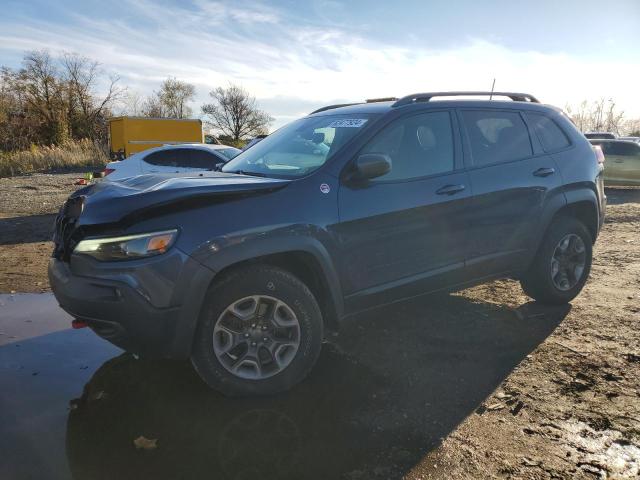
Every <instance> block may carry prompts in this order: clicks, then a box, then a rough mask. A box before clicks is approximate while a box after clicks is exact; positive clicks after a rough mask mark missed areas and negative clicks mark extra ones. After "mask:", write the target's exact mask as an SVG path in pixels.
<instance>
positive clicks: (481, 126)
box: [458, 109, 561, 278]
mask: <svg viewBox="0 0 640 480" xmlns="http://www.w3.org/2000/svg"><path fill="white" fill-rule="evenodd" d="M458 115H459V119H460V121H461V124H462V126H463V130H464V140H465V141H464V146H465V160H466V162H467V165H468V168H469V176H470V180H471V187H472V189H473V200H472V220H471V229H470V230H471V232H470V238H471V240H470V241H471V245H470V252H469V256H468V257H467V270H468V272H469V275H470V276H472V277H474V278H482V277H488V276H491V275H496V274H501V273H508V272H510V271H513V270H517V269H519V268H520V267H522V266H523V265H524V264H525V262H526V261H527V256H528V254H529V252H530V251H531V250H532V249H534V248H535V247H536V245H535V244H536V241H537V240H536V239H537V235H536V232H537V230H538V229H539V228H541V222H540V219H541V215H542V212H543V209H544V206H545V202H546V201H547V199H548V196H549V193H550V192H551V191H552V190H554V189H557V188H558V187H559V186H560V185H561V179H560V175H559V173H558V171H557V167H556V165H555V161H554V159H553V158H552V157H551V156H550V155H548V154H547V153H545V152H544V151H542V148H541V147H540V145H539V142H538V141H537V139H536V141H535V142H532V138H531V136H530V134H529V129H528V128H527V125H526V123H525V121H524V118H523V116H522V114H521V113H520V112H519V111H517V110H512V109H480V110H479V109H460V110H459V111H458Z"/></svg>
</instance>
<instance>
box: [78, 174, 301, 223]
mask: <svg viewBox="0 0 640 480" xmlns="http://www.w3.org/2000/svg"><path fill="white" fill-rule="evenodd" d="M289 183H290V180H282V179H275V178H262V177H252V176H247V175H238V174H231V173H221V172H202V173H196V174H194V173H188V174H176V173H172V174H152V175H139V176H136V177H129V178H124V179H122V180H119V181H113V182H100V183H97V184H94V185H90V186H88V187H86V188H83V189H81V190H78V191H77V192H75V193H74V194H73V195H71V198H77V197H82V199H83V201H82V203H83V205H82V214H81V215H80V220H79V225H95V224H105V223H118V222H123V221H126V220H127V219H128V218H132V217H136V216H139V215H142V214H149V213H151V212H153V211H154V210H155V209H158V210H160V209H159V207H166V206H167V205H172V204H176V205H177V204H184V203H186V202H189V201H201V202H207V201H212V202H213V201H221V200H228V199H231V198H233V197H237V196H240V195H242V196H245V195H248V194H259V193H267V192H269V191H273V190H276V189H280V188H282V187H284V186H285V185H287V184H289ZM162 211H163V212H166V209H164V208H163V209H162Z"/></svg>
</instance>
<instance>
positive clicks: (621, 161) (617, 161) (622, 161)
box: [613, 160, 624, 163]
mask: <svg viewBox="0 0 640 480" xmlns="http://www.w3.org/2000/svg"><path fill="white" fill-rule="evenodd" d="M613 163H624V160H614V161H613Z"/></svg>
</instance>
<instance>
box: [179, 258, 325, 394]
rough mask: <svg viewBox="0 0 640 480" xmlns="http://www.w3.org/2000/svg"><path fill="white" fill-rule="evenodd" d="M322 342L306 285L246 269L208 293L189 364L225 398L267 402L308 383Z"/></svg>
mask: <svg viewBox="0 0 640 480" xmlns="http://www.w3.org/2000/svg"><path fill="white" fill-rule="evenodd" d="M322 338H323V321H322V314H321V312H320V308H319V306H318V303H317V301H316V299H315V297H314V296H313V294H312V293H311V291H310V290H309V289H308V288H307V286H306V285H305V284H304V283H302V282H301V281H300V280H299V279H298V278H296V277H295V276H294V275H292V274H291V273H289V272H287V271H285V270H282V269H280V268H277V267H272V266H269V265H252V266H248V267H243V268H239V269H237V270H234V271H232V272H230V273H229V274H227V275H225V276H224V277H223V278H221V279H220V280H219V281H217V282H215V283H214V284H213V285H212V286H211V288H210V289H209V292H208V294H207V297H206V299H205V302H204V305H203V307H202V310H201V313H200V318H199V321H198V328H197V330H196V334H195V338H194V345H193V349H192V354H191V362H192V364H193V366H194V367H195V369H196V371H197V372H198V374H199V375H200V377H201V378H202V379H203V380H204V381H205V382H206V383H207V384H208V385H209V386H210V387H211V388H213V389H214V390H217V391H219V392H221V393H223V394H224V395H228V396H245V395H270V394H274V393H277V392H281V391H284V390H288V389H290V388H291V387H292V386H293V385H295V384H297V383H298V382H300V381H301V380H302V379H304V378H305V377H306V376H307V374H308V373H309V371H310V370H311V368H312V367H313V365H314V364H315V363H316V361H317V359H318V355H319V354H320V348H321V346H322Z"/></svg>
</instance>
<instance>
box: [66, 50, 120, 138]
mask: <svg viewBox="0 0 640 480" xmlns="http://www.w3.org/2000/svg"><path fill="white" fill-rule="evenodd" d="M61 63H62V67H63V70H64V79H65V81H66V87H67V110H68V113H67V121H68V122H69V129H70V130H72V131H73V133H74V136H76V137H88V138H92V139H95V138H96V136H97V135H98V134H99V132H100V131H101V130H102V129H101V128H100V123H103V121H104V118H105V117H106V113H107V112H108V110H109V108H110V107H111V106H112V105H113V104H114V103H115V102H116V101H118V100H120V99H121V98H123V97H124V95H125V93H126V89H125V88H121V87H120V86H119V85H118V81H119V77H117V76H111V77H110V78H109V85H108V87H107V90H106V93H104V94H103V95H101V96H98V95H97V93H96V92H95V90H96V84H97V82H98V79H99V76H100V74H101V71H100V64H99V63H98V62H96V61H93V60H90V59H89V58H87V57H82V56H79V55H77V54H72V53H65V54H64V55H63V56H62V62H61Z"/></svg>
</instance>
